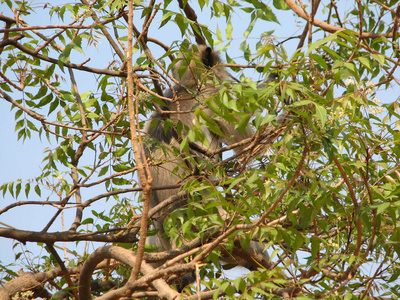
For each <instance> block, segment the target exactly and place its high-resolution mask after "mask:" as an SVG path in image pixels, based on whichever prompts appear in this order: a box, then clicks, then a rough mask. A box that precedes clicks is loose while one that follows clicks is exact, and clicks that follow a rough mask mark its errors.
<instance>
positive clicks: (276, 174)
mask: <svg viewBox="0 0 400 300" xmlns="http://www.w3.org/2000/svg"><path fill="white" fill-rule="evenodd" d="M1 3H2V5H3V6H4V9H6V7H7V8H8V10H7V11H6V12H5V14H4V15H3V14H1V15H0V21H1V22H2V24H3V26H2V30H1V31H0V32H1V33H2V34H3V37H2V40H1V45H0V51H1V60H0V63H1V65H0V67H1V80H0V95H1V98H2V99H3V100H4V101H7V102H8V105H9V107H11V108H12V113H14V116H15V124H14V126H15V131H16V135H17V137H18V139H19V140H21V142H22V141H25V140H27V139H32V140H35V141H36V140H38V138H39V139H40V141H41V142H42V143H43V144H45V146H44V147H43V148H44V155H43V163H42V165H41V168H42V172H41V174H38V175H37V176H36V177H35V178H31V179H20V180H15V181H9V182H5V183H2V185H1V187H0V188H1V192H2V195H3V197H4V198H5V199H8V200H9V199H13V202H12V203H11V204H9V205H8V204H5V205H2V207H1V209H0V214H4V215H5V214H11V215H12V214H13V215H14V216H15V219H16V224H14V226H15V227H21V229H16V228H15V227H9V228H7V227H5V224H3V223H2V224H1V225H2V226H3V227H1V228H0V236H1V237H3V238H8V239H12V240H14V241H15V243H16V245H17V244H19V243H23V244H25V243H26V242H34V243H36V244H37V245H38V246H39V247H43V249H44V251H45V252H46V253H45V254H43V253H41V254H40V255H41V257H40V260H39V263H33V262H30V261H26V260H25V258H26V256H25V255H22V253H17V255H16V258H17V261H16V263H17V264H18V265H19V266H22V268H23V269H22V273H19V274H17V273H15V270H12V267H11V266H9V265H7V264H6V263H2V265H1V266H0V268H1V270H2V271H1V272H2V273H1V274H2V281H3V282H2V284H3V287H2V289H1V290H0V295H1V296H2V297H3V298H1V299H22V297H23V299H25V297H28V298H29V297H30V296H29V294H27V293H26V292H25V291H27V290H32V292H33V293H34V297H41V298H47V297H49V295H50V296H51V295H52V294H56V293H57V294H56V296H55V297H56V298H59V299H63V298H67V297H69V296H68V295H70V296H71V297H74V298H75V299H78V298H77V297H78V292H77V289H76V286H77V285H78V283H77V282H76V279H75V278H77V277H81V278H80V280H81V281H80V283H79V285H80V286H83V287H84V288H85V287H88V286H90V285H92V295H93V296H99V295H104V297H106V298H107V299H111V298H113V297H114V298H117V297H119V296H121V295H122V294H118V293H119V292H121V293H122V292H124V291H126V289H127V287H128V288H129V292H130V294H132V297H135V298H150V297H152V296H153V297H154V296H156V297H160V298H162V297H163V298H166V299H170V298H171V299H172V298H173V297H175V296H177V295H178V296H179V295H180V294H178V293H176V292H173V289H174V285H173V282H172V281H169V280H170V279H171V278H173V277H174V275H175V277H176V276H178V277H180V276H182V274H184V273H191V272H193V271H195V272H196V277H197V279H198V280H199V282H200V284H201V287H202V290H201V291H199V290H197V287H196V285H190V286H187V287H186V288H185V289H184V290H183V291H182V295H188V296H189V295H192V297H196V299H197V293H199V294H200V295H201V296H202V297H203V298H202V299H208V298H210V299H211V298H218V297H222V298H224V299H225V298H226V299H253V298H256V299H257V298H265V299H279V298H282V297H286V298H285V299H292V298H296V299H368V298H372V297H374V296H381V297H387V298H388V299H397V298H398V297H399V296H400V293H399V290H400V287H399V280H398V277H399V275H400V265H399V255H400V244H399V241H400V228H399V227H397V225H400V224H399V221H398V220H399V213H400V210H399V208H400V198H399V194H400V190H399V186H400V185H399V183H400V168H399V161H400V147H399V143H400V133H399V130H400V120H399V101H398V98H397V97H398V94H397V95H394V94H395V93H393V92H392V91H396V90H397V91H398V90H399V76H398V75H399V72H398V70H397V67H398V64H399V60H398V57H399V49H398V42H399V37H398V32H399V30H398V29H399V18H398V16H399V15H400V6H398V3H397V1H394V0H392V1H389V0H387V1H381V2H377V1H368V0H364V1H358V2H357V5H356V6H355V7H350V8H346V7H343V6H340V4H336V3H334V2H333V1H332V2H329V3H325V4H323V3H320V2H319V1H313V2H312V3H308V2H301V1H300V2H299V3H296V2H294V1H291V0H286V1H285V2H283V1H273V2H271V3H269V5H267V4H265V3H263V2H261V1H242V2H235V1H226V2H220V1H198V2H197V3H192V2H190V1H188V3H186V1H165V2H161V3H156V2H155V1H148V2H147V1H134V19H133V22H134V25H133V34H134V44H133V47H132V51H133V61H134V62H133V78H134V97H133V99H134V104H135V105H136V107H137V108H138V111H137V113H138V114H137V115H136V117H137V118H138V120H139V122H140V124H141V126H143V123H144V121H145V120H146V119H147V118H148V117H149V115H150V113H151V111H154V110H155V109H156V107H158V108H159V107H160V106H161V107H162V104H163V101H168V99H162V97H161V96H162V91H163V90H165V89H168V88H169V87H171V86H172V85H173V78H171V76H170V75H169V74H170V69H171V67H172V66H173V65H174V64H176V61H177V59H176V58H177V57H179V55H180V54H181V53H185V52H187V49H188V47H189V45H190V44H192V43H196V42H197V43H200V42H203V43H207V44H210V45H212V46H214V48H218V47H219V50H220V51H221V52H222V53H223V55H225V58H226V59H225V60H226V62H227V66H228V67H229V68H230V71H231V73H232V74H233V75H234V76H235V77H238V78H240V81H238V82H236V83H235V82H227V83H224V84H223V85H222V86H221V87H220V90H219V93H218V95H215V97H212V98H211V99H207V100H206V103H205V105H207V106H208V107H209V108H210V109H211V110H212V111H213V112H214V117H215V118H216V119H224V120H227V121H229V122H233V123H236V124H237V126H238V127H239V128H245V127H246V126H249V124H251V126H253V127H254V128H256V130H257V134H256V135H255V136H254V138H253V139H252V141H249V147H248V149H247V151H244V152H243V153H242V154H241V155H237V156H233V155H232V153H231V152H230V151H229V147H224V148H222V149H220V150H219V151H218V153H214V155H222V156H221V157H222V159H221V161H220V162H219V163H217V164H215V162H214V161H210V160H207V159H198V160H195V159H194V158H193V157H190V155H191V154H190V152H189V148H190V144H191V143H193V142H196V141H199V140H203V139H204V136H203V133H202V130H201V128H202V126H208V127H209V128H210V129H211V130H212V131H213V132H214V133H216V134H219V133H220V130H219V128H218V127H217V126H216V124H217V123H216V122H215V121H214V120H213V119H212V118H207V116H206V115H205V114H203V113H202V111H201V109H200V108H199V107H197V108H194V109H197V111H196V114H197V115H198V116H199V122H198V124H197V127H196V126H194V127H193V128H192V129H191V131H190V132H189V134H188V135H187V137H185V138H184V139H183V140H182V142H181V144H180V149H173V151H176V153H177V154H180V153H185V155H186V156H187V157H188V159H191V160H192V161H196V163H197V164H198V170H200V171H201V173H200V175H199V174H197V173H196V172H192V173H190V174H185V176H186V177H185V180H184V181H182V182H181V183H179V184H180V186H181V190H182V194H183V196H182V195H181V194H180V195H179V196H181V197H187V195H190V200H189V203H188V205H183V206H181V207H180V208H179V209H177V210H176V211H174V213H173V214H172V215H171V217H170V218H168V219H167V222H166V224H165V226H166V227H167V228H169V229H170V230H169V231H168V234H169V236H170V237H171V239H174V240H175V241H176V242H177V245H178V246H180V247H179V248H178V249H177V250H176V251H171V252H170V253H162V255H164V256H162V255H157V254H156V255H154V253H153V254H152V253H145V256H144V261H143V264H142V267H143V266H147V267H148V269H146V270H144V269H143V270H142V271H141V274H142V275H143V276H141V277H139V280H137V281H133V280H129V276H130V272H131V268H132V267H133V266H134V265H135V261H134V260H132V259H133V258H132V257H134V256H133V253H134V252H135V251H137V241H138V238H139V230H140V219H141V212H142V202H141V191H142V189H141V186H143V182H141V184H140V182H139V180H138V177H137V171H138V168H139V167H140V166H139V165H137V164H136V163H137V162H138V160H137V159H136V160H135V159H134V155H133V152H132V145H131V141H130V137H131V135H133V136H140V132H141V130H137V131H136V132H132V131H131V130H130V129H129V128H130V120H129V118H128V104H129V103H128V99H129V97H128V94H127V74H128V71H127V70H128V69H127V60H126V59H127V54H128V47H127V45H128V44H127V40H128V37H129V35H128V30H127V28H128V13H127V6H126V2H125V1H118V0H116V1H103V0H100V1H94V2H93V3H92V2H87V1H86V0H81V2H76V1H75V2H74V3H69V2H65V3H63V4H58V5H55V4H49V3H47V4H45V5H43V4H39V3H34V2H32V3H31V2H29V3H28V2H24V1H11V0H2V1H1ZM396 4H397V5H396ZM183 8H184V9H183ZM189 8H194V10H191V9H189ZM194 12H196V13H194ZM196 14H198V15H199V17H197V16H196ZM237 14H240V15H241V16H242V17H243V19H245V18H248V19H247V20H248V24H247V27H246V28H244V33H243V38H240V44H239V45H237V43H236V41H237V40H238V37H241V35H242V32H241V30H243V29H242V28H241V27H242V24H243V23H242V22H243V21H240V23H238V22H236V15H237ZM293 14H294V17H293ZM47 15H50V16H51V20H47V19H46V18H47ZM35 18H36V19H35ZM39 18H42V20H40V22H39ZM210 18H212V19H211V20H213V21H212V22H211V24H210V22H209V21H208V20H210ZM285 18H288V19H289V18H294V19H295V21H297V22H298V23H297V24H298V26H303V27H304V31H303V33H302V34H300V35H299V36H296V32H297V30H298V29H297V28H290V29H288V28H286V30H292V31H291V32H290V33H286V34H287V35H288V36H291V38H289V39H286V40H283V39H282V40H280V39H278V38H275V37H274V36H273V35H272V34H273V30H271V31H262V32H261V31H260V27H261V28H263V30H264V27H265V24H278V25H277V26H278V27H282V26H285V25H286V20H285ZM322 18H324V19H325V20H326V21H320V19H322ZM41 22H45V24H44V25H43V26H41V25H33V24H37V23H39V24H40V23H41ZM220 22H221V23H220ZM308 22H310V23H308ZM49 24H51V25H49ZM55 24H56V25H55ZM221 24H223V25H221ZM279 24H280V25H279ZM254 35H256V37H257V40H256V42H254V41H255V39H252V37H253V36H254ZM171 37H173V38H171ZM294 42H296V43H297V44H293V43H294ZM234 45H237V47H236V46H234ZM234 47H235V49H234ZM238 49H239V50H240V58H236V56H233V55H229V54H228V53H229V52H230V51H238ZM237 56H239V55H237ZM271 70H273V72H278V73H279V80H278V81H276V82H272V83H268V84H261V85H258V82H257V80H255V79H254V78H259V77H260V76H261V77H263V78H265V77H267V75H268V73H270V72H271ZM282 116H285V118H284V121H282ZM280 117H281V118H280ZM131 121H132V120H131ZM171 126H172V125H171ZM142 138H143V139H146V137H145V136H143V137H142ZM159 146H160V147H162V145H159ZM255 154H256V155H255ZM255 156H256V158H254V157H255ZM154 163H156V162H154ZM198 170H196V171H198ZM10 180H13V178H10ZM205 190H207V191H208V193H204V191H205ZM184 192H186V193H184ZM22 199H23V200H22ZM3 203H6V202H3ZM218 206H220V207H223V208H224V209H225V211H226V212H228V213H229V216H230V217H229V219H228V220H226V219H224V218H222V217H221V216H220V215H219V214H218V211H217V210H216V207H218ZM28 207H29V208H28ZM47 207H51V208H52V209H53V210H52V211H51V214H50V213H49V212H48V210H45V209H46V208H47ZM23 209H29V210H32V212H34V213H35V214H37V215H40V216H41V218H45V221H46V223H47V224H46V225H45V226H44V228H41V229H38V228H36V229H34V230H31V229H32V228H31V227H28V228H26V230H24V229H23V228H22V227H24V226H26V224H24V223H23V222H22V220H19V219H18V215H19V213H20V210H23ZM155 212H156V211H155V210H153V211H150V212H149V217H151V216H152V215H153V214H154V213H155ZM64 215H65V218H64ZM64 219H65V220H64ZM61 220H64V221H63V223H61V222H60V221H61ZM18 222H20V223H18ZM61 224H62V229H60V227H61ZM65 224H67V225H65ZM52 226H53V227H54V226H59V227H58V229H57V230H54V231H51V230H50V227H52ZM53 227H52V228H53ZM65 228H67V229H65ZM28 230H31V231H28ZM148 234H154V230H153V231H152V230H150V231H149V232H148ZM251 240H257V241H260V242H262V243H263V245H265V247H266V250H267V251H268V253H269V254H270V256H271V264H272V267H271V268H270V269H266V268H263V267H260V268H259V269H257V270H252V271H251V272H248V273H244V274H242V275H241V276H237V278H236V279H231V278H228V277H227V276H225V274H226V270H224V267H225V268H227V267H228V266H221V264H220V263H219V262H218V261H219V259H218V258H219V256H221V255H222V254H221V251H222V250H221V249H223V250H224V251H225V252H227V253H232V252H235V249H236V248H237V247H238V245H241V247H243V248H246V247H247V246H248V243H249V242H250V241H251ZM64 241H66V242H68V243H66V244H62V243H60V242H64ZM215 241H218V243H217V242H215ZM82 242H85V243H86V244H85V245H84V243H82ZM106 244H109V245H110V244H112V245H114V246H105V245H106ZM31 245H32V243H30V244H26V246H25V247H26V250H27V251H31V250H30V249H31V248H30V247H31ZM88 245H91V246H90V247H89V246H88ZM60 246H62V248H61V247H60ZM102 246H104V247H102ZM181 246H182V247H181ZM57 247H60V248H61V249H62V250H64V258H61V257H60V253H61V252H57V250H56V248H57ZM193 249H195V250H193ZM148 250H150V247H149V249H148ZM192 250H193V251H192ZM32 251H33V250H32ZM178 255H180V257H179V259H175V258H176V257H177V256H178ZM161 256H162V257H161ZM157 259H162V260H167V261H168V262H167V264H166V265H165V266H164V267H163V268H156V269H151V267H150V266H149V265H147V264H146V262H155V261H156V260H157ZM191 261H196V262H197V261H200V262H201V264H199V263H196V264H194V263H192V262H191ZM84 262H85V264H83V263H84ZM97 264H98V265H97ZM96 265H97V266H96ZM149 270H150V271H149ZM92 273H94V275H93V274H92ZM91 281H92V283H91ZM160 281H161V285H157V284H160ZM163 284H165V285H163ZM39 287H40V288H39ZM144 287H147V288H148V289H149V290H146V289H144ZM109 289H115V291H113V292H115V293H116V294H112V293H113V292H112V291H108V290H109ZM22 295H23V296H22ZM27 295H28V296H27ZM116 295H117V296H116ZM125 295H126V294H125ZM80 296H81V298H80V299H86V298H85V297H83V296H82V295H80ZM28 298H26V299H28ZM89 298H90V297H89ZM114 298H113V299H114ZM102 299H103V298H102ZM190 299H191V298H190Z"/></svg>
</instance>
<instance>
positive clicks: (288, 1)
mask: <svg viewBox="0 0 400 300" xmlns="http://www.w3.org/2000/svg"><path fill="white" fill-rule="evenodd" d="M285 2H286V4H287V5H288V6H289V7H290V8H291V9H292V11H293V12H294V13H295V14H297V15H298V16H299V17H300V18H302V19H304V20H306V21H307V22H308V21H310V18H309V17H308V16H307V14H306V13H305V12H304V11H303V10H302V9H301V8H300V7H299V6H297V4H296V3H295V2H294V0H285ZM311 22H312V24H313V25H314V26H317V27H320V28H321V29H323V30H325V31H328V32H330V33H335V32H337V31H343V30H351V29H347V28H342V27H338V26H334V25H330V24H328V23H325V22H322V21H320V20H318V19H316V18H313V19H312V21H311ZM351 31H352V30H351ZM352 32H353V33H354V35H356V36H358V37H361V38H372V39H376V38H379V37H387V38H392V37H393V32H389V33H374V32H362V33H360V32H358V31H352Z"/></svg>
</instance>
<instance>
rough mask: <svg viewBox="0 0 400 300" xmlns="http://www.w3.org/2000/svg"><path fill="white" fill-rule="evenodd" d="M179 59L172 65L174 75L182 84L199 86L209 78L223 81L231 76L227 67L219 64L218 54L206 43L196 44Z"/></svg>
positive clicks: (191, 86)
mask: <svg viewBox="0 0 400 300" xmlns="http://www.w3.org/2000/svg"><path fill="white" fill-rule="evenodd" d="M178 59H179V61H178V62H177V63H176V64H175V65H174V66H173V67H172V76H173V77H174V78H175V79H176V80H178V81H179V82H180V84H181V85H182V86H185V87H188V88H198V87H199V86H201V85H203V84H204V83H205V82H206V81H209V80H212V81H215V79H218V81H220V82H221V81H224V80H227V79H228V78H229V75H228V72H227V71H226V70H225V68H224V67H223V66H221V65H219V64H220V62H221V60H220V58H219V56H218V54H217V53H216V52H215V51H213V50H212V49H211V48H210V47H208V46H206V45H198V46H195V45H194V46H192V47H191V50H190V51H189V52H187V53H183V54H182V56H181V57H180V58H178Z"/></svg>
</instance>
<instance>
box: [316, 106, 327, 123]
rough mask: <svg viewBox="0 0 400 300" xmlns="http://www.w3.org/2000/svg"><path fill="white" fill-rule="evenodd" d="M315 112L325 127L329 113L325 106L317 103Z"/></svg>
mask: <svg viewBox="0 0 400 300" xmlns="http://www.w3.org/2000/svg"><path fill="white" fill-rule="evenodd" d="M315 114H316V116H317V118H318V119H319V120H320V121H321V124H322V126H323V127H324V126H325V122H326V115H327V112H326V109H325V107H323V106H321V105H318V104H316V105H315Z"/></svg>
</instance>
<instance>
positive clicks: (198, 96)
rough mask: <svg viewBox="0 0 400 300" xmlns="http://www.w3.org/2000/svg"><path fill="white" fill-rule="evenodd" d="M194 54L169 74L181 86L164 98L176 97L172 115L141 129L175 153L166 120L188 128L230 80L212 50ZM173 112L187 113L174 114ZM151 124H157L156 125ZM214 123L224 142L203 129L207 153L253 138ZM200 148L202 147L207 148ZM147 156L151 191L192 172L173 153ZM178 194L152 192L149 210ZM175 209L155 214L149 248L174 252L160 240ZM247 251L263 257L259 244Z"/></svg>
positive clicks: (172, 134)
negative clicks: (197, 110) (197, 108)
mask: <svg viewBox="0 0 400 300" xmlns="http://www.w3.org/2000/svg"><path fill="white" fill-rule="evenodd" d="M197 50H198V51H197ZM193 52H194V53H195V54H193V56H194V58H195V59H193V57H188V58H187V60H185V59H186V58H185V57H183V58H182V60H181V61H180V62H179V63H177V64H176V65H175V66H174V68H173V70H172V74H173V77H174V78H175V79H177V80H178V81H179V82H180V85H179V86H178V85H175V86H174V93H172V92H171V91H168V92H167V94H166V96H167V97H171V98H172V96H173V94H175V95H177V98H176V101H171V102H168V103H167V107H166V108H167V110H168V111H171V113H168V114H167V115H166V116H164V115H163V116H160V115H159V114H158V113H156V112H154V113H153V114H152V116H151V118H150V120H149V121H148V122H147V123H146V125H145V128H144V131H145V132H146V133H147V134H148V135H149V136H150V137H151V138H153V139H155V140H157V141H160V142H161V143H164V144H167V145H171V146H173V147H177V148H178V149H179V142H178V141H179V136H178V133H177V132H176V130H174V129H171V128H170V129H169V130H167V131H164V126H163V124H164V120H165V119H166V118H169V119H170V120H172V121H173V122H174V123H175V124H176V123H177V122H178V121H180V122H182V124H183V125H185V126H187V127H188V128H190V127H191V126H192V124H193V121H194V120H195V118H196V116H195V114H194V113H193V107H194V106H196V105H201V103H202V102H204V99H207V98H209V97H211V96H213V95H214V94H216V93H217V92H218V91H217V89H218V88H217V87H216V86H215V82H216V79H217V81H220V82H222V81H224V80H228V78H229V74H228V72H227V71H226V70H225V68H224V67H223V66H221V65H219V63H220V59H219V57H218V55H217V54H216V53H215V52H214V51H212V50H211V48H209V47H207V46H204V45H199V46H197V49H196V50H193ZM198 61H201V62H202V64H199V63H198ZM182 66H187V68H186V71H185V72H183V74H181V76H180V75H179V73H180V72H179V71H181V70H182V69H180V68H182ZM181 73H182V72H181ZM204 110H205V112H206V113H207V114H208V115H210V116H212V112H211V110H209V109H208V108H204ZM174 111H175V112H176V111H180V112H184V111H189V112H188V113H173V112H174ZM153 120H157V122H156V124H155V125H154V123H155V122H154V121H153ZM217 123H218V124H219V126H220V128H221V131H222V132H223V133H224V136H225V138H223V137H221V136H217V135H215V134H214V133H212V132H211V131H209V130H208V129H207V128H203V132H204V134H205V135H206V137H207V141H208V148H209V149H210V150H215V149H219V148H220V147H221V144H222V143H226V144H233V143H237V142H240V141H242V140H244V139H247V138H250V137H252V136H253V135H254V131H253V130H252V129H251V128H250V127H249V128H247V129H246V130H245V131H244V132H239V131H238V130H237V129H236V128H235V126H234V125H233V124H230V123H228V122H225V121H219V120H218V121H217ZM200 146H202V147H205V146H206V145H200ZM246 146H247V145H246ZM244 147H245V146H242V147H237V148H236V149H234V151H235V152H240V151H242V150H243V148H244ZM167 148H171V147H167ZM191 151H193V153H195V154H196V155H198V156H201V155H204V154H202V153H200V152H198V151H196V149H191ZM146 152H147V153H146V155H147V156H150V157H151V158H152V160H153V161H154V162H156V163H157V164H156V165H154V166H151V169H150V171H151V175H152V177H153V188H155V187H160V186H167V185H174V184H177V183H180V180H181V177H180V176H178V175H175V173H174V171H175V172H176V170H177V167H178V166H180V167H179V169H178V172H177V173H179V174H184V173H185V172H187V171H188V169H187V168H186V167H188V168H193V166H190V165H188V164H187V163H186V162H184V160H183V159H182V158H180V157H176V156H175V155H174V153H173V152H172V150H169V149H167V150H164V151H163V150H160V149H157V147H155V146H154V145H147V150H146ZM185 166H186V167H185ZM177 192H178V189H165V190H153V193H152V197H151V200H150V208H153V207H155V206H156V205H157V204H159V203H160V202H161V201H163V200H165V199H167V198H168V197H170V196H173V195H176V194H177ZM181 205H182V204H181ZM181 205H179V206H181ZM176 208H177V207H176V206H172V207H170V208H169V209H167V210H164V211H162V212H160V213H158V214H157V215H156V216H155V218H154V220H153V221H154V226H155V228H156V229H158V230H159V232H158V234H157V235H155V236H151V237H149V238H148V241H147V242H148V243H149V244H151V245H155V246H158V247H159V250H170V249H172V248H173V245H172V244H171V242H170V241H169V240H168V239H166V238H163V237H162V235H163V233H164V229H163V221H164V218H165V217H167V216H168V214H169V213H171V212H172V211H173V210H174V209H176ZM250 247H252V249H251V250H252V251H257V252H258V253H263V249H262V246H261V245H259V244H258V243H254V244H252V245H251V246H250ZM249 253H250V252H249ZM239 260H240V259H239V258H236V259H235V262H236V263H238V261H239ZM239 264H241V265H243V266H246V267H247V264H245V263H241V262H239Z"/></svg>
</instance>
